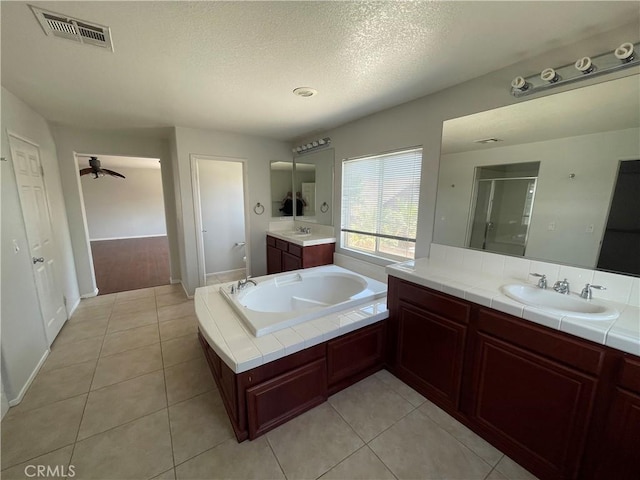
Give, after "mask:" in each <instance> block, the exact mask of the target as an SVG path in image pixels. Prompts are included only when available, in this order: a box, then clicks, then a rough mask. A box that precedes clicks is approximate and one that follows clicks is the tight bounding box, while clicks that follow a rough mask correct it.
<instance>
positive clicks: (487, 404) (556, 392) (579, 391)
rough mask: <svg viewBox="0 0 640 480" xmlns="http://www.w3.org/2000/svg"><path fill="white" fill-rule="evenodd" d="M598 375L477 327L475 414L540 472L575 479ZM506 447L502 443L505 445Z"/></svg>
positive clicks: (492, 436) (498, 439)
mask: <svg viewBox="0 0 640 480" xmlns="http://www.w3.org/2000/svg"><path fill="white" fill-rule="evenodd" d="M596 383H597V382H596V379H595V378H593V377H591V376H589V375H586V374H584V373H582V372H580V371H578V370H574V369H573V368H570V367H568V366H566V365H565V364H562V363H560V362H557V361H554V360H553V359H550V358H547V357H542V356H540V355H539V354H536V353H533V352H530V351H528V350H525V349H523V348H520V347H516V346H514V345H512V344H510V343H507V342H504V341H502V340H499V339H497V338H494V337H492V336H490V335H487V334H485V333H481V332H478V333H477V337H476V342H475V362H474V372H473V394H472V395H473V401H472V405H473V406H472V412H471V416H472V417H473V418H474V419H475V420H476V422H477V423H478V424H479V425H480V426H481V427H482V429H483V430H485V431H486V432H487V433H488V439H490V440H491V439H493V440H494V441H495V442H497V445H498V446H503V445H505V444H506V445H507V446H508V447H510V448H509V449H508V451H510V452H514V451H515V452H516V453H517V455H516V456H515V457H514V458H516V457H517V458H516V459H517V460H518V461H520V462H522V464H523V465H524V466H526V467H528V468H531V469H532V470H534V471H536V472H542V473H543V474H542V475H541V476H542V477H561V478H574V477H575V473H576V471H577V468H578V461H579V458H580V455H581V452H582V447H583V445H584V441H585V438H586V434H587V428H588V423H589V418H590V413H591V408H592V405H593V401H594V396H595V391H596ZM503 449H504V446H503Z"/></svg>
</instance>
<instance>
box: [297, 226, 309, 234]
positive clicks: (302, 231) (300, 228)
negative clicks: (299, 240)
mask: <svg viewBox="0 0 640 480" xmlns="http://www.w3.org/2000/svg"><path fill="white" fill-rule="evenodd" d="M298 231H299V232H300V233H311V227H298Z"/></svg>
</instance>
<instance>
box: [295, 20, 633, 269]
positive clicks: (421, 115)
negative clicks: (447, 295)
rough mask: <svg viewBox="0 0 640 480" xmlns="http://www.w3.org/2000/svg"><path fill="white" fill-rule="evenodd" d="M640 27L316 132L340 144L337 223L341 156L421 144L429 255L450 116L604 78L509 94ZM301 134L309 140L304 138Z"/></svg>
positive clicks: (420, 243)
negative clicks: (516, 83)
mask: <svg viewBox="0 0 640 480" xmlns="http://www.w3.org/2000/svg"><path fill="white" fill-rule="evenodd" d="M639 28H640V25H639V24H638V22H634V23H631V24H629V25H626V26H624V27H620V28H618V29H616V30H614V31H610V32H607V33H605V34H602V35H597V36H594V37H591V38H588V39H585V40H582V41H580V42H577V43H575V44H572V45H568V46H566V47H564V48H558V49H550V51H549V52H548V53H546V54H545V55H540V56H537V57H533V58H528V59H525V60H522V61H519V62H518V63H514V64H513V65H510V66H508V67H505V68H503V69H501V70H498V71H495V72H492V73H490V74H487V75H484V76H481V77H478V78H475V79H473V80H470V81H467V82H464V83H461V84H459V85H456V86H454V87H451V88H448V89H446V90H442V91H440V92H437V93H434V94H432V95H428V96H426V97H422V98H420V99H417V100H415V101H412V102H408V103H405V104H402V105H399V106H397V107H393V108H390V109H388V110H385V111H382V112H379V113H376V114H373V115H370V116H367V117H364V118H362V119H359V120H356V121H354V122H351V123H348V124H345V125H343V126H340V127H337V128H335V129H332V130H329V131H327V132H323V133H318V132H316V133H314V138H317V137H318V136H325V135H328V136H329V137H331V140H332V143H331V145H332V147H333V148H334V149H335V190H334V208H333V212H334V213H333V220H334V225H335V226H336V227H339V225H340V211H341V199H340V196H341V188H342V161H343V160H344V159H347V158H353V157H360V156H365V155H371V154H377V153H382V152H389V151H393V150H398V149H402V148H406V147H411V146H418V145H422V146H423V154H422V155H423V157H422V178H421V182H420V204H419V211H418V231H417V241H416V258H420V257H426V256H428V254H429V247H430V244H431V241H432V237H433V224H434V218H435V203H436V192H437V183H438V170H439V164H440V143H441V137H442V122H443V121H444V120H447V119H450V118H456V117H461V116H464V115H470V114H473V113H477V112H480V111H485V110H491V109H494V108H497V107H503V106H506V105H510V104H513V103H518V102H522V101H526V100H529V99H532V98H536V97H540V96H544V95H548V94H554V93H559V92H561V91H565V90H570V89H572V88H576V87H583V86H586V85H589V84H593V83H597V82H600V81H602V77H601V78H596V79H595V80H594V79H588V80H583V81H581V82H579V83H576V84H570V85H568V86H561V87H557V88H555V89H553V90H550V91H547V92H546V93H543V94H539V93H538V94H533V95H530V96H528V97H523V98H520V99H518V98H515V97H513V96H512V95H511V94H510V84H511V80H512V79H513V78H514V77H516V76H518V75H522V76H524V77H527V76H530V75H534V74H536V73H538V72H540V71H542V70H543V69H544V68H547V67H549V66H550V65H553V66H559V65H567V64H570V63H573V62H575V59H576V58H580V57H582V56H584V55H585V52H587V53H593V54H598V53H601V52H606V51H611V50H612V49H613V48H614V47H615V46H616V45H620V44H621V43H622V42H625V41H628V39H629V38H636V37H637V32H638V29H639ZM550 48H551V46H550ZM514 60H517V59H514ZM639 71H640V69H639V68H637V67H634V68H630V69H627V70H623V71H622V72H619V73H617V74H612V75H610V76H609V75H608V76H607V77H606V78H607V79H611V78H618V77H622V76H628V75H632V74H637V73H638V72H639ZM301 140H302V141H304V140H305V139H301ZM298 143H299V142H298ZM336 251H337V252H338V253H341V254H345V255H351V256H354V257H356V258H361V259H363V260H367V261H372V262H377V263H382V264H384V263H390V262H384V261H380V260H377V259H375V258H372V257H369V256H365V255H359V254H356V253H353V252H350V251H348V250H345V249H343V248H341V245H340V241H339V239H338V244H337V245H336Z"/></svg>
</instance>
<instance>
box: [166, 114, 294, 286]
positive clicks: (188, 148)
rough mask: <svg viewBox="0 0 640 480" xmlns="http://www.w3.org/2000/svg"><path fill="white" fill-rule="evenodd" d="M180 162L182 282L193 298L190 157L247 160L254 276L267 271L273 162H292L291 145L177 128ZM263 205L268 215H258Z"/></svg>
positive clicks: (194, 270) (194, 266)
mask: <svg viewBox="0 0 640 480" xmlns="http://www.w3.org/2000/svg"><path fill="white" fill-rule="evenodd" d="M175 130H176V160H177V162H176V163H177V169H178V178H179V180H178V181H179V188H178V191H179V194H180V197H181V200H180V203H181V208H182V212H181V213H180V214H179V215H178V216H179V217H180V220H179V224H180V227H179V228H180V233H181V235H183V237H184V238H183V242H184V246H183V251H182V252H181V255H183V260H184V270H183V272H184V275H183V278H182V283H183V285H184V287H185V290H186V291H187V293H188V294H189V295H193V293H194V292H195V289H196V287H198V286H199V280H198V258H197V250H196V232H195V216H194V207H193V191H192V186H191V161H190V155H191V154H195V155H202V156H213V157H231V158H242V159H245V160H246V161H247V176H248V192H249V239H248V240H249V245H250V251H249V254H248V257H249V261H250V265H249V269H250V272H251V275H254V276H258V275H264V274H266V272H267V261H266V249H267V246H266V232H267V230H268V228H269V221H270V220H271V212H270V208H269V205H270V198H271V192H270V185H269V178H270V176H269V174H270V162H271V161H274V160H277V161H289V160H291V146H290V145H289V144H288V143H286V142H280V141H278V140H271V139H267V138H262V137H255V136H251V135H241V134H235V133H226V132H219V131H213V130H198V129H191V128H184V127H176V129H175ZM258 202H260V204H262V205H264V206H265V209H264V213H263V214H262V215H258V214H256V213H255V212H254V210H253V208H254V206H255V205H256V204H257V203H258Z"/></svg>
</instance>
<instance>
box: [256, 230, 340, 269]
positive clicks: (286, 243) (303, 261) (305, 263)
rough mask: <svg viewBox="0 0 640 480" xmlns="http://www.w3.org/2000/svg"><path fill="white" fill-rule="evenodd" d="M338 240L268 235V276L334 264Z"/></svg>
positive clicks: (279, 233)
mask: <svg viewBox="0 0 640 480" xmlns="http://www.w3.org/2000/svg"><path fill="white" fill-rule="evenodd" d="M335 245H336V239H335V238H331V237H327V236H325V235H314V234H302V235H297V234H296V232H288V234H285V233H284V232H272V233H269V234H268V235H267V274H272V273H280V272H289V271H291V270H298V269H301V268H311V267H318V266H320V265H330V264H332V263H333V252H334V251H335Z"/></svg>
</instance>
